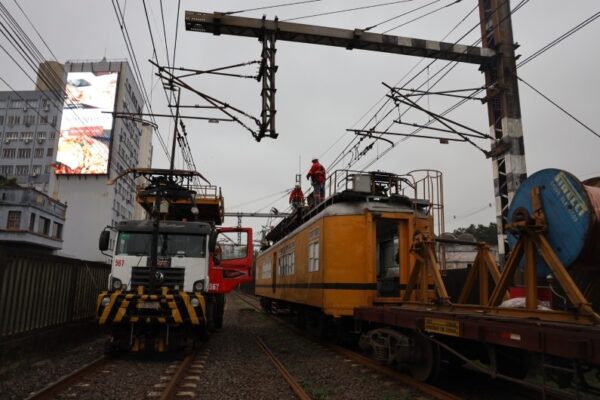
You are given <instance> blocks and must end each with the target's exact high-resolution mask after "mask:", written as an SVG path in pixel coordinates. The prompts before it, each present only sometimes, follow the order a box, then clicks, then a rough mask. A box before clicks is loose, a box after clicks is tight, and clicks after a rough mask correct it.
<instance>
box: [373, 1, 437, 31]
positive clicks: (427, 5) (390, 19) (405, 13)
mask: <svg viewBox="0 0 600 400" xmlns="http://www.w3.org/2000/svg"><path fill="white" fill-rule="evenodd" d="M440 1H442V0H434V1H432V2H431V3H427V4H424V5H422V6H420V7H417V8H414V9H412V10H409V11H406V12H403V13H402V14H398V15H396V16H394V17H391V18H388V19H386V20H384V21H381V22H379V23H377V24H375V25H371V26H369V27H366V28H365V29H364V30H365V31H370V30H371V29H373V28H377V27H378V26H380V25H383V24H386V23H388V22H391V21H393V20H396V19H398V18H402V17H404V16H406V15H408V14H412V13H414V12H417V11H419V10H421V9H423V8H425V7H429V6H430V5H432V4H435V3H439V2H440Z"/></svg>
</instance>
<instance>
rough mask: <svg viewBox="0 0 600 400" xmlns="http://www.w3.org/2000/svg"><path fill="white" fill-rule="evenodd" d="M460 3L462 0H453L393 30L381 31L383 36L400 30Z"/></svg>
mask: <svg viewBox="0 0 600 400" xmlns="http://www.w3.org/2000/svg"><path fill="white" fill-rule="evenodd" d="M461 1H462V0H455V1H453V2H452V3H450V4H446V5H445V6H441V7H438V8H436V9H435V10H432V11H429V12H427V13H425V14H423V15H420V16H418V17H416V18H413V19H411V20H410V21H407V22H404V23H402V24H400V25H396V26H395V27H393V28H390V29H388V30H386V31H383V33H384V34H385V33H389V32H391V31H394V30H396V29H399V28H402V27H404V26H406V25H408V24H410V23H412V22H415V21H418V20H421V19H423V18H425V17H428V16H430V15H432V14H435V13H437V12H439V11H442V10H443V9H445V8H448V7H452V6H453V5H455V4H458V3H460V2H461Z"/></svg>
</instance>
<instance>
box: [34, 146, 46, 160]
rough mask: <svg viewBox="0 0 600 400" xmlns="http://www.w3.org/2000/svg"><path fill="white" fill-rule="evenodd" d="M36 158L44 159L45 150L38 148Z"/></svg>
mask: <svg viewBox="0 0 600 400" xmlns="http://www.w3.org/2000/svg"><path fill="white" fill-rule="evenodd" d="M34 154H35V155H34V157H35V158H42V157H44V149H43V148H37V149H35V153H34Z"/></svg>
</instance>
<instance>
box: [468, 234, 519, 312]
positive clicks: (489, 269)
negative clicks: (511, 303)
mask: <svg viewBox="0 0 600 400" xmlns="http://www.w3.org/2000/svg"><path fill="white" fill-rule="evenodd" d="M477 247H478V251H477V256H476V257H475V261H474V262H473V266H472V267H471V270H470V271H469V273H468V275H467V280H466V281H465V286H463V289H462V291H461V292H460V296H459V297H458V303H459V304H465V303H466V302H467V300H468V298H469V294H471V290H472V288H473V285H474V283H475V280H476V279H477V278H478V277H479V304H481V305H485V304H487V303H488V301H489V287H488V286H489V284H488V277H489V275H491V276H492V279H493V280H494V283H495V284H496V285H497V284H498V281H499V280H500V271H499V270H498V265H496V261H495V260H494V257H492V254H491V253H490V246H489V245H487V244H486V243H478V244H477ZM488 274H489V275H488ZM504 299H508V293H507V292H505V294H504Z"/></svg>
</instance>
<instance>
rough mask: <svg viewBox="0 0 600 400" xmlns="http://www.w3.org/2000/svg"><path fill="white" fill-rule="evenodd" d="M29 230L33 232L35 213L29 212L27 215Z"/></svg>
mask: <svg viewBox="0 0 600 400" xmlns="http://www.w3.org/2000/svg"><path fill="white" fill-rule="evenodd" d="M29 231H30V232H35V213H31V215H30V216H29Z"/></svg>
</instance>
